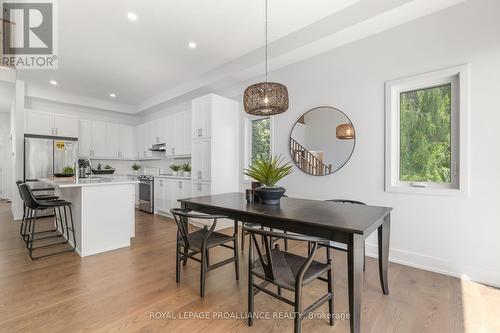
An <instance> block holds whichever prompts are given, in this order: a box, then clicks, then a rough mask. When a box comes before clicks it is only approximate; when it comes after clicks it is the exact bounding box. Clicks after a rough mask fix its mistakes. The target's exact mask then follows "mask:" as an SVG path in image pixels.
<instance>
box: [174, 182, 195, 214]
mask: <svg viewBox="0 0 500 333" xmlns="http://www.w3.org/2000/svg"><path fill="white" fill-rule="evenodd" d="M172 192H173V201H172V208H179V207H180V206H181V204H180V202H178V201H177V200H178V199H182V198H189V197H191V192H192V189H191V181H189V180H183V179H172Z"/></svg>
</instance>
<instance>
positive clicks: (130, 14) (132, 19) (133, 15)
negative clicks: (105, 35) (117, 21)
mask: <svg viewBox="0 0 500 333" xmlns="http://www.w3.org/2000/svg"><path fill="white" fill-rule="evenodd" d="M127 17H128V19H129V20H130V21H137V15H136V14H135V13H132V12H129V13H128V14H127Z"/></svg>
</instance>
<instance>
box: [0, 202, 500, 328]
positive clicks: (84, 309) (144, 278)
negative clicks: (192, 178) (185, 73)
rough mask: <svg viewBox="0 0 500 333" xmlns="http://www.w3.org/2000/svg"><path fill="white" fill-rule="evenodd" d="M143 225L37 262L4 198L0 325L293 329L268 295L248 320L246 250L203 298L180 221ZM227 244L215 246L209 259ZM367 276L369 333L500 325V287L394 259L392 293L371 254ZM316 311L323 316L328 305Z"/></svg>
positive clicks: (318, 323) (342, 260)
mask: <svg viewBox="0 0 500 333" xmlns="http://www.w3.org/2000/svg"><path fill="white" fill-rule="evenodd" d="M136 224H137V227H136V238H135V239H134V241H133V245H132V247H130V248H125V249H121V250H116V251H112V252H109V253H106V254H100V255H95V256H91V257H87V258H83V259H82V258H80V257H78V256H77V255H76V254H72V253H70V254H63V255H59V256H55V257H50V258H46V259H41V260H38V261H31V260H29V258H28V255H27V251H26V249H25V247H24V243H23V242H22V240H21V239H20V237H19V234H18V228H19V224H18V223H16V222H13V221H12V218H11V215H10V207H9V206H8V204H7V203H4V202H1V203H0V332H8V333H13V332H65V333H66V332H163V331H165V332H167V331H171V332H202V331H203V332H292V331H293V321H292V320H291V319H289V318H283V319H274V318H272V316H273V313H277V314H281V315H282V316H286V315H288V316H289V314H290V312H291V311H292V309H291V308H290V307H289V306H288V305H286V304H283V303H281V302H279V301H277V300H275V299H273V298H271V297H269V296H267V295H265V294H262V293H260V294H258V295H257V296H256V298H255V309H256V311H258V312H260V314H261V315H262V316H266V315H269V316H271V319H256V320H255V324H254V326H253V327H252V328H250V327H248V326H247V325H246V321H245V320H244V319H241V317H242V316H244V315H245V311H246V302H247V296H246V295H247V286H246V281H247V275H246V274H247V273H246V268H247V262H246V257H245V255H243V257H242V260H241V266H240V269H241V279H240V281H239V282H237V281H235V279H234V267H233V265H227V266H224V267H222V268H219V269H217V270H214V271H211V272H209V273H208V278H207V293H206V297H205V299H200V298H199V296H198V295H199V294H198V292H199V290H198V288H199V264H198V263H196V262H193V261H188V264H187V266H186V267H185V269H184V270H183V271H182V274H181V283H179V284H176V283H175V253H174V249H175V233H176V228H175V224H174V222H173V221H172V220H170V219H167V218H164V217H159V216H152V215H150V214H145V213H142V212H138V213H137V222H136ZM247 244H248V241H247ZM291 249H292V251H294V252H297V253H301V252H302V253H304V252H305V246H303V245H302V244H299V243H292V244H291ZM229 251H230V250H226V249H217V250H215V251H213V252H211V261H212V262H215V261H216V260H218V259H223V258H224V256H225V254H227V255H230V252H229ZM334 265H335V309H336V311H337V312H338V313H345V312H346V311H347V285H346V283H347V276H346V257H345V254H343V253H340V252H335V254H334ZM364 281H365V282H364V294H363V306H362V310H363V313H362V331H363V332H370V333H378V332H383V333H385V332H439V333H442V332H500V319H499V318H500V316H499V315H498V311H499V309H500V291H499V290H497V289H494V288H490V287H487V286H484V285H481V284H476V283H472V282H467V281H460V280H458V279H456V278H452V277H449V276H445V275H440V274H435V273H431V272H427V271H423V270H419V269H414V268H410V267H406V266H402V265H397V264H390V265H389V283H390V290H391V294H390V295H388V296H384V295H383V294H382V291H381V289H380V284H379V278H378V269H377V262H376V261H375V260H374V259H371V258H368V260H367V268H366V272H365V280H364ZM325 290H326V285H325V284H323V283H321V282H316V283H313V284H312V286H311V287H309V288H306V294H305V302H306V303H305V304H308V303H309V302H312V301H313V300H314V299H315V297H318V296H319V295H321V294H322V293H324V292H325ZM285 295H286V293H285ZM190 311H191V314H193V315H197V316H201V315H202V314H203V312H205V311H206V312H208V316H209V318H208V319H198V318H197V319H195V318H189V314H190ZM280 311H281V312H282V313H280ZM315 313H316V314H321V313H325V314H326V313H327V306H326V305H324V306H323V307H321V308H319V309H318V310H316V312H315ZM171 316H176V317H177V319H171ZM222 316H230V318H229V319H222V318H219V317H222ZM152 317H154V318H152ZM181 317H182V318H181ZM215 317H218V318H215ZM235 317H236V318H235ZM302 327H303V332H349V323H348V320H337V321H336V324H335V326H334V327H330V326H329V325H328V320H327V319H307V320H304V322H303V326H302Z"/></svg>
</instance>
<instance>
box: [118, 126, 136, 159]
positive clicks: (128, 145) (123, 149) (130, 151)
mask: <svg viewBox="0 0 500 333" xmlns="http://www.w3.org/2000/svg"><path fill="white" fill-rule="evenodd" d="M119 131H120V149H119V155H120V157H122V158H133V157H134V150H135V149H134V127H133V126H129V125H120V128H119Z"/></svg>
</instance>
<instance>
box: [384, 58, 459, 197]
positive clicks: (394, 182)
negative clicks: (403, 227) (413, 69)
mask: <svg viewBox="0 0 500 333" xmlns="http://www.w3.org/2000/svg"><path fill="white" fill-rule="evenodd" d="M448 83H451V92H452V101H451V103H452V105H451V127H452V130H451V140H452V142H451V150H452V152H451V155H452V161H451V165H452V181H451V183H449V184H443V183H432V182H403V181H400V180H399V163H400V156H399V155H400V147H399V144H400V94H401V93H402V92H405V91H411V90H418V89H423V88H430V87H435V86H440V85H443V84H448ZM385 93H386V96H385V98H386V103H385V120H386V131H385V155H386V156H385V191H386V192H396V193H411V194H428V195H451V196H468V195H469V66H468V65H460V66H456V67H452V68H447V69H443V70H438V71H434V72H430V73H425V74H422V75H416V76H412V77H407V78H403V79H398V80H392V81H387V82H386V85H385Z"/></svg>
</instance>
